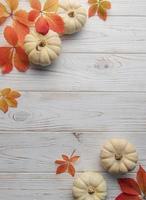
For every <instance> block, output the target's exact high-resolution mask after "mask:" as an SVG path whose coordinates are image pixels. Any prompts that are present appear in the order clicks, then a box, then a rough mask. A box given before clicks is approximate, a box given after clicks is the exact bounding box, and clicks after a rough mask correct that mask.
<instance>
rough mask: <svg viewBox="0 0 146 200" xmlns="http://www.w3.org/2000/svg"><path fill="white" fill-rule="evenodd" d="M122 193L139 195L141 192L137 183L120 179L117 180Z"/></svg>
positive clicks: (129, 179) (130, 179)
mask: <svg viewBox="0 0 146 200" xmlns="http://www.w3.org/2000/svg"><path fill="white" fill-rule="evenodd" d="M118 183H119V185H120V187H121V190H122V192H124V193H126V194H130V195H140V194H141V191H140V189H139V186H138V184H137V182H136V181H135V180H134V179H132V178H122V179H119V180H118Z"/></svg>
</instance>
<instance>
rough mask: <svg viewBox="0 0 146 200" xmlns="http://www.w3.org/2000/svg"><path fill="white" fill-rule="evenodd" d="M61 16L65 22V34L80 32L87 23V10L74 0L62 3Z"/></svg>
mask: <svg viewBox="0 0 146 200" xmlns="http://www.w3.org/2000/svg"><path fill="white" fill-rule="evenodd" d="M59 14H60V16H61V17H62V19H63V20H64V26H65V32H64V34H73V33H76V32H79V31H80V30H81V29H82V28H83V26H84V25H85V23H86V21H87V12H86V10H85V9H84V8H83V7H82V6H81V5H80V4H79V3H78V2H77V1H74V0H64V1H63V2H62V3H60V9H59Z"/></svg>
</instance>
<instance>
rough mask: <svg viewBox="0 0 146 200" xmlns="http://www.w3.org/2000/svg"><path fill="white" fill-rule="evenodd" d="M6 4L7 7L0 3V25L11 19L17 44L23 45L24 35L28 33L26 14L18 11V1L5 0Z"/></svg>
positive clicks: (23, 11)
mask: <svg viewBox="0 0 146 200" xmlns="http://www.w3.org/2000/svg"><path fill="white" fill-rule="evenodd" d="M6 3H7V7H6V6H5V5H3V4H2V3H0V25H2V24H3V23H4V22H5V21H6V20H7V19H8V18H11V19H12V20H13V27H14V28H15V30H17V34H18V38H19V42H20V43H21V44H23V41H24V38H25V36H26V34H28V33H29V20H28V13H27V12H26V11H25V10H18V5H19V1H18V0H6ZM9 10H10V11H9ZM17 27H19V28H17Z"/></svg>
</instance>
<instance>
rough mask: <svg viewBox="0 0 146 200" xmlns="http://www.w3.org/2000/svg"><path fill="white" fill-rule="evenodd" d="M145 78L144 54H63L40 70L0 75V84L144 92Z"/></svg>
mask: <svg viewBox="0 0 146 200" xmlns="http://www.w3.org/2000/svg"><path fill="white" fill-rule="evenodd" d="M145 77H146V55H145V54H134V55H133V54H128V55H127V54H115V55H113V54H90V55H89V54H88V53H86V54H81V53H79V54H77V53H75V54H72V53H63V54H62V55H61V56H60V57H59V59H58V60H57V61H56V62H55V63H54V64H53V65H52V66H50V67H49V68H48V69H46V70H44V71H40V70H35V69H34V70H33V69H31V70H28V71H27V73H18V72H17V71H16V70H14V71H13V72H12V73H10V74H8V75H7V76H3V77H1V78H0V87H1V88H4V87H8V86H11V87H12V88H15V89H18V90H23V91H24V90H25V91H38V90H39V91H52V92H53V91H118V92H119V91H133V92H134V91H135V92H140V91H141V92H142V91H143V92H145V91H146V84H145ZM14 80H15V81H14ZM42 83H43V85H42Z"/></svg>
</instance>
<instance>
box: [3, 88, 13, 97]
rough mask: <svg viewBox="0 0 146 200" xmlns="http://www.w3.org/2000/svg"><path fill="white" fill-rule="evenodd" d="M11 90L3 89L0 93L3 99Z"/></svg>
mask: <svg viewBox="0 0 146 200" xmlns="http://www.w3.org/2000/svg"><path fill="white" fill-rule="evenodd" d="M10 91H11V89H10V88H5V89H3V90H2V91H1V95H2V96H3V97H5V96H7V95H8V94H9V93H10Z"/></svg>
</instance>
